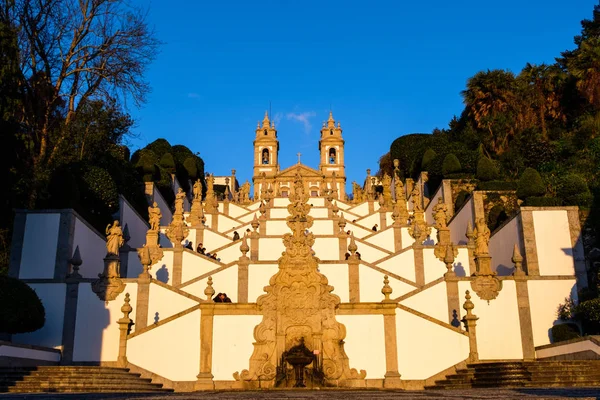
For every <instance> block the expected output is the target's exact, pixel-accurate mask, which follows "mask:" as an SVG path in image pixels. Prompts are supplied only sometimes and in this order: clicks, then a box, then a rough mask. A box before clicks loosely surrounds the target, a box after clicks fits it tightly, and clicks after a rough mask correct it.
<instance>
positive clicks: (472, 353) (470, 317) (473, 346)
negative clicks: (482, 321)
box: [462, 290, 479, 362]
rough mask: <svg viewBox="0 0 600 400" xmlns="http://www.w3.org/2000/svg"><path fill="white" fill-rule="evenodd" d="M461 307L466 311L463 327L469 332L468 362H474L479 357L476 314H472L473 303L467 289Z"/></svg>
mask: <svg viewBox="0 0 600 400" xmlns="http://www.w3.org/2000/svg"><path fill="white" fill-rule="evenodd" d="M463 308H464V309H465V311H466V312H467V315H465V316H464V317H463V319H462V320H463V323H464V324H465V328H466V330H467V332H468V333H469V362H476V361H477V360H478V359H479V354H478V351H477V331H476V327H477V320H478V319H479V318H477V316H476V315H475V314H473V309H474V308H475V305H474V304H473V302H472V301H471V294H470V292H469V291H468V290H467V291H466V293H465V303H464V304H463Z"/></svg>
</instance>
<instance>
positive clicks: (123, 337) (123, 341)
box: [117, 293, 133, 368]
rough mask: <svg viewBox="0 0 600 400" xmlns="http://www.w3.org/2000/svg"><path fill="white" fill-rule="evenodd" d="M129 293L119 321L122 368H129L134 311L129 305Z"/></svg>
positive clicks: (118, 362) (119, 361)
mask: <svg viewBox="0 0 600 400" xmlns="http://www.w3.org/2000/svg"><path fill="white" fill-rule="evenodd" d="M129 301H130V300H129V293H127V294H125V300H124V303H123V306H121V312H122V313H123V317H122V318H120V319H119V320H118V321H117V324H119V356H118V357H117V365H118V366H119V367H121V368H124V367H126V366H127V363H128V361H127V334H128V332H129V327H130V325H131V319H130V318H129V314H131V311H133V309H132V308H131V306H130V305H129Z"/></svg>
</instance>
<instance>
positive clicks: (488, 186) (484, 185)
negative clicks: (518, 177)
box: [477, 181, 517, 191]
mask: <svg viewBox="0 0 600 400" xmlns="http://www.w3.org/2000/svg"><path fill="white" fill-rule="evenodd" d="M477 189H479V190H499V191H502V190H517V182H506V181H489V182H479V184H478V185H477Z"/></svg>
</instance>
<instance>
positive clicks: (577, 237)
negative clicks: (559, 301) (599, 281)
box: [567, 207, 588, 290]
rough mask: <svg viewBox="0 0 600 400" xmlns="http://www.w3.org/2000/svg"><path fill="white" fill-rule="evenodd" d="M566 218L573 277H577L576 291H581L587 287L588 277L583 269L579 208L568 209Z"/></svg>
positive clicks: (583, 256) (583, 258)
mask: <svg viewBox="0 0 600 400" xmlns="http://www.w3.org/2000/svg"><path fill="white" fill-rule="evenodd" d="M567 218H568V220H569V232H570V233H571V245H572V246H573V262H574V263H575V276H577V289H578V290H581V289H583V288H584V287H587V286H588V276H587V271H586V267H585V253H584V250H583V240H582V238H581V224H580V223H579V208H578V207H568V208H567Z"/></svg>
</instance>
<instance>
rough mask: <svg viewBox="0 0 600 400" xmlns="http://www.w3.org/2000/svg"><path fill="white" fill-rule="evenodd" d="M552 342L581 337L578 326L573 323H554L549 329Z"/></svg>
mask: <svg viewBox="0 0 600 400" xmlns="http://www.w3.org/2000/svg"><path fill="white" fill-rule="evenodd" d="M551 332H552V342H553V343H557V342H564V341H565V340H571V339H577V338H578V337H581V335H580V334H579V328H578V327H577V325H575V324H560V325H554V326H553V327H552V329H551Z"/></svg>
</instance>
